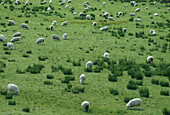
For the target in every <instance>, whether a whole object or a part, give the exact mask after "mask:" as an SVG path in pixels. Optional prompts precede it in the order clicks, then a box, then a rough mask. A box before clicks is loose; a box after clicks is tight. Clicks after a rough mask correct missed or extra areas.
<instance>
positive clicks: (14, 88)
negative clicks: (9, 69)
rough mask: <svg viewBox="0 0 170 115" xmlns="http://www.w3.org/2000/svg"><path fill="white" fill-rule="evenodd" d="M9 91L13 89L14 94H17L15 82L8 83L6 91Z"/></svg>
mask: <svg viewBox="0 0 170 115" xmlns="http://www.w3.org/2000/svg"><path fill="white" fill-rule="evenodd" d="M9 91H13V92H14V94H18V93H19V89H18V87H17V86H16V85H15V84H8V92H9Z"/></svg>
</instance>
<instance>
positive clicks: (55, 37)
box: [52, 34, 61, 41]
mask: <svg viewBox="0 0 170 115" xmlns="http://www.w3.org/2000/svg"><path fill="white" fill-rule="evenodd" d="M52 38H53V39H56V40H58V41H60V40H61V39H60V37H59V36H58V35H54V34H53V35H52Z"/></svg>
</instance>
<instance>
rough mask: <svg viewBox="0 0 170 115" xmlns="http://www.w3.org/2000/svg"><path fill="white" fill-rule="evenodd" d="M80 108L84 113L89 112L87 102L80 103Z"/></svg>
mask: <svg viewBox="0 0 170 115" xmlns="http://www.w3.org/2000/svg"><path fill="white" fill-rule="evenodd" d="M81 107H82V108H83V110H84V112H89V108H90V103H89V102H88V101H84V102H82V104H81Z"/></svg>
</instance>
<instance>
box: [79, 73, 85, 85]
mask: <svg viewBox="0 0 170 115" xmlns="http://www.w3.org/2000/svg"><path fill="white" fill-rule="evenodd" d="M85 80H86V76H85V75H84V74H81V75H80V83H81V84H83V83H84V81H85Z"/></svg>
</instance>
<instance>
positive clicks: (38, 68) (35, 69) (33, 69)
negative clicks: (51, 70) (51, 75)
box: [26, 64, 44, 74]
mask: <svg viewBox="0 0 170 115" xmlns="http://www.w3.org/2000/svg"><path fill="white" fill-rule="evenodd" d="M42 68H44V66H43V65H41V64H34V65H33V66H32V67H31V66H30V65H29V66H28V67H27V68H26V71H27V72H30V73H32V74H37V73H40V71H41V70H42Z"/></svg>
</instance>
